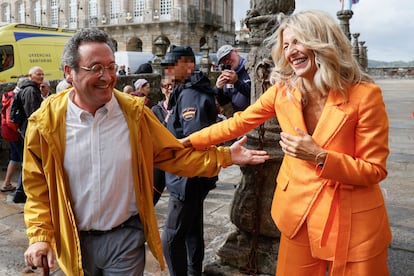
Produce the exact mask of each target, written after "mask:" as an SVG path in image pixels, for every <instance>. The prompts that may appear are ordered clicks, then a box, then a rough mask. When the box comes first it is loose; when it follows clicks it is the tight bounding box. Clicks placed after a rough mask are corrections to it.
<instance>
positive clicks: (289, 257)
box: [276, 223, 389, 276]
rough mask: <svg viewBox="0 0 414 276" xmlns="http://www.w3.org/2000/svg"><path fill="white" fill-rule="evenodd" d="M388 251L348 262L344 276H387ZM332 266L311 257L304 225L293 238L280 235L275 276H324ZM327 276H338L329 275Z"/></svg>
mask: <svg viewBox="0 0 414 276" xmlns="http://www.w3.org/2000/svg"><path fill="white" fill-rule="evenodd" d="M387 258H388V249H387V248H386V249H385V250H384V251H383V252H381V254H379V255H377V256H375V257H373V258H371V259H368V260H365V261H362V262H348V263H347V264H346V268H345V275H346V276H372V275H375V276H388V275H389V272H388V264H387ZM331 265H332V262H331V261H326V260H321V259H316V258H314V257H312V254H311V248H310V244H309V237H308V228H307V226H306V223H304V224H303V226H302V228H301V230H299V232H298V234H297V235H296V236H295V237H294V238H293V239H289V238H287V237H286V236H285V235H283V234H282V236H281V238H280V245H279V253H278V257H277V266H276V276H310V275H312V276H325V275H326V272H327V271H328V269H329V268H330V266H331ZM329 276H338V275H331V273H330V272H329Z"/></svg>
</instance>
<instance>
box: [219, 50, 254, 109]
mask: <svg viewBox="0 0 414 276" xmlns="http://www.w3.org/2000/svg"><path fill="white" fill-rule="evenodd" d="M217 62H218V64H220V65H221V68H222V73H221V74H220V76H219V77H218V78H217V81H216V86H215V87H214V91H215V93H216V97H217V101H218V103H219V104H220V105H222V106H223V105H226V104H228V103H230V102H231V105H232V107H233V112H236V111H241V110H244V109H245V108H246V107H248V106H249V105H250V89H251V86H250V76H249V74H248V73H247V70H246V68H245V67H244V64H245V63H246V59H245V58H243V57H241V56H240V54H239V52H238V50H237V49H236V48H234V47H233V46H231V45H223V46H221V47H220V49H219V50H218V51H217Z"/></svg>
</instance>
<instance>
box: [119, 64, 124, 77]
mask: <svg viewBox="0 0 414 276" xmlns="http://www.w3.org/2000/svg"><path fill="white" fill-rule="evenodd" d="M117 75H118V76H125V75H126V71H125V65H123V64H122V65H120V66H119V69H118V72H117Z"/></svg>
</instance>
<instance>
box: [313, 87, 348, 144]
mask: <svg viewBox="0 0 414 276" xmlns="http://www.w3.org/2000/svg"><path fill="white" fill-rule="evenodd" d="M344 102H345V99H344V97H343V95H342V94H341V93H340V92H334V91H332V90H331V91H329V95H328V99H327V100H326V104H325V107H324V108H323V111H322V114H321V117H320V118H319V122H318V124H317V125H316V128H315V131H314V133H313V135H312V138H313V139H314V140H315V141H316V143H318V144H319V145H321V146H322V147H323V146H325V145H327V144H328V142H329V141H330V140H331V139H332V138H333V137H334V136H335V134H336V133H338V131H339V130H340V129H341V128H342V126H343V125H344V124H345V122H346V121H347V118H348V114H347V113H346V112H344V110H343V109H341V108H340V106H341V105H343V104H344Z"/></svg>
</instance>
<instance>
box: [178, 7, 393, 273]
mask: <svg viewBox="0 0 414 276" xmlns="http://www.w3.org/2000/svg"><path fill="white" fill-rule="evenodd" d="M270 40H272V41H273V44H274V45H273V48H272V58H273V61H274V64H275V67H274V70H273V71H272V74H271V80H272V83H273V86H272V87H270V88H269V89H268V90H267V91H266V92H265V93H264V94H263V95H262V96H261V97H260V98H259V99H258V100H257V101H256V103H254V104H252V105H251V106H249V107H248V108H247V109H246V110H245V111H243V112H239V113H236V114H235V115H234V116H233V117H232V118H230V119H228V120H225V121H223V122H221V123H218V124H215V125H213V126H210V127H208V128H205V129H203V130H201V131H199V132H196V133H194V134H192V135H190V136H189V137H187V138H185V139H183V140H182V143H183V144H184V145H186V146H193V147H195V148H197V149H203V148H205V147H207V146H209V145H214V144H218V143H220V142H223V141H225V140H231V139H234V138H236V137H239V136H240V135H242V134H244V133H246V132H248V131H250V130H252V129H253V128H254V127H256V126H258V125H259V124H262V123H263V122H264V121H266V120H268V119H270V118H272V117H273V116H276V117H277V120H278V122H279V124H280V127H281V129H282V132H281V134H280V142H279V144H280V146H281V148H282V150H283V152H284V154H285V155H284V158H283V162H282V165H281V167H280V170H279V174H278V176H277V180H276V181H277V188H276V191H275V194H274V198H273V204H272V210H271V214H272V218H273V220H274V222H275V223H276V225H277V227H278V228H279V230H280V231H281V233H282V235H281V240H280V247H279V254H278V260H277V270H276V275H279V276H280V275H289V276H291V275H294V276H300V275H303V276H309V275H312V276H315V275H321V276H325V275H326V271H327V270H328V271H329V275H331V276H337V275H359V276H371V275H376V276H382V275H388V274H389V272H388V265H387V255H388V250H387V248H388V245H389V244H390V242H391V231H390V226H389V222H388V216H387V212H386V208H385V204H384V198H383V196H382V193H381V190H380V187H379V182H380V181H381V180H383V179H384V178H385V177H386V176H387V170H386V160H387V156H388V154H389V149H388V118H387V114H386V111H385V105H384V102H383V98H382V94H381V90H380V88H379V87H378V86H376V85H375V84H374V83H373V81H372V79H371V78H370V77H369V76H368V75H367V74H366V73H364V72H363V71H362V70H361V69H360V67H359V65H358V63H357V61H356V60H355V59H354V58H353V56H352V48H351V44H350V41H349V40H348V38H347V37H346V36H345V35H344V34H343V32H342V30H341V29H340V27H339V26H338V25H337V23H336V22H335V20H334V19H333V18H332V17H331V16H329V15H327V14H325V13H323V12H320V11H306V12H300V13H297V14H293V15H292V16H290V17H287V18H285V19H284V20H283V21H282V23H281V25H280V27H279V28H278V30H277V32H276V33H275V35H274V37H273V38H271V39H270Z"/></svg>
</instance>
